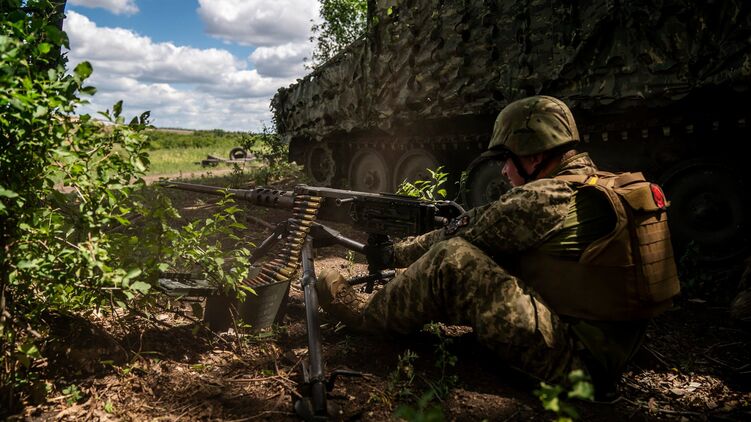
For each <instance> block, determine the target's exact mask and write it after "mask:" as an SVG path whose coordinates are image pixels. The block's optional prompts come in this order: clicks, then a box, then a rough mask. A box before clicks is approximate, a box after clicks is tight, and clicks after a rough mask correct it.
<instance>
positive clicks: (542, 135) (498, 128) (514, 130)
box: [482, 95, 579, 158]
mask: <svg viewBox="0 0 751 422" xmlns="http://www.w3.org/2000/svg"><path fill="white" fill-rule="evenodd" d="M577 142H579V131H578V130H577V129H576V122H574V116H573V114H571V110H569V108H568V106H566V104H565V103H564V102H563V101H561V100H559V99H557V98H553V97H548V96H545V95H537V96H533V97H528V98H524V99H521V100H517V101H514V102H512V103H511V104H509V105H507V106H506V107H505V108H504V109H503V110H502V111H501V112H500V114H498V118H496V120H495V126H494V127H493V136H492V137H491V138H490V144H489V145H488V151H486V152H485V153H483V154H482V156H483V157H497V158H502V157H504V156H508V154H509V153H511V155H512V156H517V157H520V156H525V155H532V154H537V153H540V152H544V151H550V150H552V149H555V148H559V147H562V146H564V145H573V144H575V143H577Z"/></svg>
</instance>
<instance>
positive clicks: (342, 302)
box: [315, 269, 367, 330]
mask: <svg viewBox="0 0 751 422" xmlns="http://www.w3.org/2000/svg"><path fill="white" fill-rule="evenodd" d="M315 286H316V293H318V302H319V304H320V305H321V308H323V310H324V311H326V312H327V313H328V314H329V315H331V316H333V317H335V318H337V319H339V320H340V321H342V322H343V323H344V324H346V325H347V326H348V327H350V328H352V329H355V330H358V329H360V328H361V327H362V310H363V309H364V308H365V305H366V304H367V300H366V299H365V298H363V297H361V296H359V295H358V294H357V292H356V291H355V289H354V288H353V287H352V286H350V285H349V283H347V280H346V279H345V278H344V277H342V275H341V274H339V271H336V270H331V269H326V270H324V271H322V272H321V274H320V275H319V276H318V281H317V282H316V285H315Z"/></svg>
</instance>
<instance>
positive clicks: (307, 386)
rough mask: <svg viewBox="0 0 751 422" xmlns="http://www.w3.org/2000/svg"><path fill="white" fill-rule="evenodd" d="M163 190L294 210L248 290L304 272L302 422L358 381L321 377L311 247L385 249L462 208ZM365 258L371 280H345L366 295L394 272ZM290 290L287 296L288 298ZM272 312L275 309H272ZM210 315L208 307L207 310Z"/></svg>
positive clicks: (358, 198) (328, 194) (369, 196)
mask: <svg viewBox="0 0 751 422" xmlns="http://www.w3.org/2000/svg"><path fill="white" fill-rule="evenodd" d="M161 184H162V186H165V187H168V188H173V189H180V190H186V191H191V192H198V193H205V194H211V195H230V196H231V197H233V198H234V199H235V200H238V201H246V202H249V203H251V204H254V205H258V206H262V207H268V208H283V209H289V210H290V211H292V217H291V218H288V219H287V220H286V221H283V222H281V223H279V224H278V225H277V226H276V228H275V229H274V231H273V232H272V234H271V235H270V236H268V237H267V238H266V239H265V240H264V241H263V242H262V243H261V244H260V245H259V246H258V247H257V248H256V249H255V250H254V251H253V254H252V256H251V262H253V263H255V262H258V260H260V259H261V258H263V257H265V256H266V255H268V253H269V252H270V251H271V250H272V248H273V247H274V246H275V245H276V244H278V243H279V242H280V241H282V242H284V244H283V246H282V248H281V251H279V252H278V254H277V255H276V256H275V257H274V259H271V260H267V261H265V262H264V263H263V264H261V265H260V266H259V267H256V266H254V268H252V269H251V272H250V274H251V276H250V277H249V279H247V280H246V281H245V283H246V284H247V285H248V286H250V287H252V288H256V289H259V288H263V287H266V286H278V285H286V286H287V288H288V286H289V281H290V279H291V278H292V276H294V275H295V274H296V273H297V270H298V268H299V267H300V266H302V277H301V279H300V285H301V287H302V290H303V295H304V303H305V321H306V328H307V332H308V365H307V366H303V373H304V385H303V388H302V390H303V393H304V394H303V399H301V400H298V401H297V402H296V403H295V411H296V412H297V413H298V415H299V416H301V417H303V418H304V419H306V420H325V419H326V418H327V410H326V393H327V392H328V391H330V390H331V389H333V386H334V382H335V380H336V378H337V377H338V376H342V375H344V376H348V375H358V374H357V373H355V372H352V371H334V372H332V373H331V375H330V377H329V378H328V380H327V379H326V377H325V373H324V368H323V360H322V347H321V334H320V325H319V323H318V296H317V294H316V290H315V283H316V274H315V270H314V265H313V264H314V263H313V253H312V250H313V249H314V248H319V247H326V246H332V245H341V246H344V247H346V248H348V249H350V250H353V251H355V252H360V253H365V251H366V249H371V250H372V249H378V248H384V247H386V246H387V245H389V244H390V242H391V239H392V238H393V237H404V236H413V235H419V234H422V233H426V232H428V231H431V230H434V229H437V228H441V227H444V226H447V225H450V224H451V223H452V222H457V221H459V218H460V217H461V216H462V215H464V214H465V211H464V209H463V208H462V207H461V206H460V205H458V204H457V203H455V202H453V201H427V200H422V199H417V198H413V197H408V196H402V195H393V194H385V193H381V194H377V193H368V192H358V191H351V190H342V189H331V188H325V187H316V186H307V185H298V186H296V187H295V188H294V189H293V190H291V191H285V190H277V189H270V188H256V189H224V188H219V187H214V186H205V185H198V184H192V183H182V182H175V181H164V182H162V183H161ZM319 221H329V222H335V223H343V224H348V225H350V226H352V227H353V228H354V229H356V230H358V231H362V232H365V233H367V235H368V239H367V244H364V243H361V242H358V241H356V240H353V239H350V238H348V237H346V236H344V235H342V234H341V233H339V232H338V231H336V230H334V229H332V228H331V227H328V226H325V225H323V224H321V223H320V222H319ZM366 256H367V255H366ZM376 261H377V260H372V259H369V262H368V274H367V275H364V276H359V277H355V278H353V279H350V280H348V281H349V283H350V284H352V285H355V284H365V287H364V288H365V291H367V292H370V291H372V290H373V287H374V285H375V283H379V282H381V283H383V282H386V281H388V280H389V279H390V278H392V277H393V276H394V271H393V269H388V268H382V262H380V260H378V261H379V262H376ZM287 292H288V290H286V291H284V294H285V295H286V294H287ZM273 312H274V313H276V310H273ZM207 313H208V304H207Z"/></svg>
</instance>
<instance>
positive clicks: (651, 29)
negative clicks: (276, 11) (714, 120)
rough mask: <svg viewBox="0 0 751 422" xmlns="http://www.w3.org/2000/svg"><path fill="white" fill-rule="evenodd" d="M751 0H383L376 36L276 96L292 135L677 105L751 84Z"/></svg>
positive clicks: (281, 120)
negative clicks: (709, 91) (537, 103)
mask: <svg viewBox="0 0 751 422" xmlns="http://www.w3.org/2000/svg"><path fill="white" fill-rule="evenodd" d="M749 9H751V5H750V4H749V3H748V2H747V1H746V0H719V1H714V2H705V1H703V0H636V1H629V2H614V1H612V0H590V1H576V0H571V1H564V2H561V1H553V0H548V1H536V2H531V1H518V0H517V1H482V0H466V1H461V2H458V1H457V2H453V1H439V0H411V1H398V2H397V1H395V0H377V1H376V10H375V16H377V23H374V24H373V25H372V28H371V30H370V31H369V33H368V34H367V37H365V38H363V39H362V40H360V41H359V42H356V43H354V44H353V45H351V46H350V47H349V48H348V49H347V50H346V51H344V52H343V53H342V54H340V55H339V56H337V57H335V58H334V59H332V60H331V61H330V62H328V63H326V64H325V65H323V66H321V68H320V69H318V70H317V71H316V72H313V73H312V74H310V75H308V76H307V77H305V78H304V79H303V80H301V81H299V82H298V83H296V84H294V85H292V86H290V87H289V88H282V89H280V90H279V92H278V94H277V95H276V96H275V97H274V99H273V101H272V107H273V108H274V110H275V120H276V123H277V128H278V130H279V132H280V133H281V134H283V135H284V136H285V137H286V138H288V139H291V138H293V137H301V136H304V137H310V138H313V139H322V138H323V137H325V136H327V135H329V134H332V133H335V132H342V131H345V132H349V131H351V130H352V129H355V128H358V129H371V128H380V129H383V130H386V131H388V130H389V128H391V127H392V126H394V125H397V124H400V123H402V122H411V121H417V120H424V119H427V118H431V119H433V118H441V117H455V116H461V115H472V114H494V113H497V112H498V110H500V109H501V108H502V107H503V106H504V105H505V104H507V103H508V102H510V101H512V100H514V99H517V98H520V97H523V96H526V95H530V94H535V93H544V94H549V95H554V96H557V97H560V98H564V99H566V100H567V101H568V102H569V103H570V104H571V105H573V106H574V107H580V108H596V107H607V106H617V107H623V106H628V105H631V104H634V103H637V104H639V103H643V102H644V101H648V102H649V104H658V103H661V102H662V101H661V100H665V101H664V102H666V103H667V102H670V101H674V100H676V99H679V98H681V97H683V96H685V95H686V94H688V93H689V92H691V91H692V90H694V89H696V88H700V87H705V86H709V87H716V86H727V87H728V88H733V89H737V90H745V89H746V88H747V86H748V84H749V82H750V81H751V47H750V46H751V42H749V40H750V39H751V13H749Z"/></svg>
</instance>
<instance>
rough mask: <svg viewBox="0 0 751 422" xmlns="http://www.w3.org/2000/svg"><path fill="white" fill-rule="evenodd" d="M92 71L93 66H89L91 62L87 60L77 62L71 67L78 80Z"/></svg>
mask: <svg viewBox="0 0 751 422" xmlns="http://www.w3.org/2000/svg"><path fill="white" fill-rule="evenodd" d="M93 71H94V68H92V67H91V63H89V62H86V61H84V62H81V63H78V65H77V66H76V68H75V69H73V73H75V75H76V76H78V78H80V80H84V79H86V78H88V77H89V76H91V73H92V72H93Z"/></svg>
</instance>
